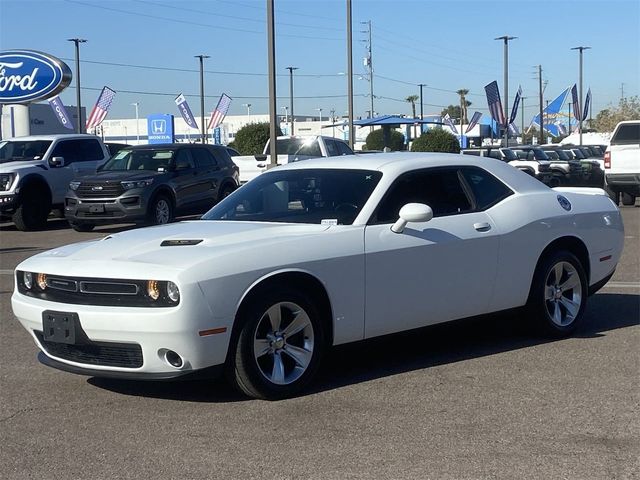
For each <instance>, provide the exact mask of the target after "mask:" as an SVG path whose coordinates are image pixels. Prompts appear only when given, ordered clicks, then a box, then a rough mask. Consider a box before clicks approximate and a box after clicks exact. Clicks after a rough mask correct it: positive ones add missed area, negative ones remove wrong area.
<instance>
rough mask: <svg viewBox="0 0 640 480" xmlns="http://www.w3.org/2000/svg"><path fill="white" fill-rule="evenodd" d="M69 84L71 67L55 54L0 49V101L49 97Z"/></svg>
mask: <svg viewBox="0 0 640 480" xmlns="http://www.w3.org/2000/svg"><path fill="white" fill-rule="evenodd" d="M69 83H71V69H69V67H68V66H67V64H66V63H64V62H63V61H62V60H59V59H57V58H56V57H53V56H51V55H48V54H46V53H42V52H38V51H35V50H11V51H4V52H0V104H11V103H31V102H35V101H37V100H44V99H47V98H51V97H54V96H56V95H57V94H58V93H60V92H61V91H62V90H64V89H65V88H66V87H67V86H68V85H69Z"/></svg>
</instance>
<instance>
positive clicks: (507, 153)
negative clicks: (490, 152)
mask: <svg viewBox="0 0 640 480" xmlns="http://www.w3.org/2000/svg"><path fill="white" fill-rule="evenodd" d="M502 154H503V155H504V158H505V159H507V160H508V161H511V160H517V159H518V155H516V154H515V152H514V151H513V150H509V149H508V148H503V149H502Z"/></svg>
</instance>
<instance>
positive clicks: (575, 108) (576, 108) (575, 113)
mask: <svg viewBox="0 0 640 480" xmlns="http://www.w3.org/2000/svg"><path fill="white" fill-rule="evenodd" d="M571 97H572V98H573V116H574V117H576V120H578V121H580V120H582V110H580V100H578V88H577V87H576V84H575V83H574V84H573V87H571Z"/></svg>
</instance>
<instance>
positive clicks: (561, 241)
mask: <svg viewBox="0 0 640 480" xmlns="http://www.w3.org/2000/svg"><path fill="white" fill-rule="evenodd" d="M560 250H566V251H568V252H570V253H572V254H573V255H574V256H575V257H576V258H577V259H578V260H579V261H580V264H581V265H582V268H583V269H584V273H585V275H586V277H587V287H588V286H589V283H590V281H591V280H590V279H591V265H590V263H589V250H588V249H587V246H586V245H585V244H584V242H583V241H582V240H580V239H579V238H578V237H574V236H571V235H567V236H565V237H560V238H556V239H555V240H553V241H552V242H551V243H549V244H548V245H547V246H546V247H545V248H544V250H542V252H541V253H540V255H539V256H538V262H537V263H536V268H535V270H534V272H533V274H532V275H535V271H536V270H537V269H538V266H539V265H540V262H542V260H543V259H544V258H546V257H547V256H548V255H551V254H552V253H553V252H558V251H560ZM531 283H532V285H531V287H530V290H529V294H531V288H533V276H532V282H531Z"/></svg>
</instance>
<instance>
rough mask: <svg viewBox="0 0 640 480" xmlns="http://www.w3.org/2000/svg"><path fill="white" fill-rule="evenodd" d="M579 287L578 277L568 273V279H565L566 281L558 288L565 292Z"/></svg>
mask: <svg viewBox="0 0 640 480" xmlns="http://www.w3.org/2000/svg"><path fill="white" fill-rule="evenodd" d="M579 285H580V279H579V278H578V276H577V275H576V274H575V273H573V272H571V273H569V278H567V280H566V281H565V282H564V283H563V284H562V285H560V288H561V289H562V291H563V292H565V291H567V290H573V289H574V288H577V287H578V286H579Z"/></svg>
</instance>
